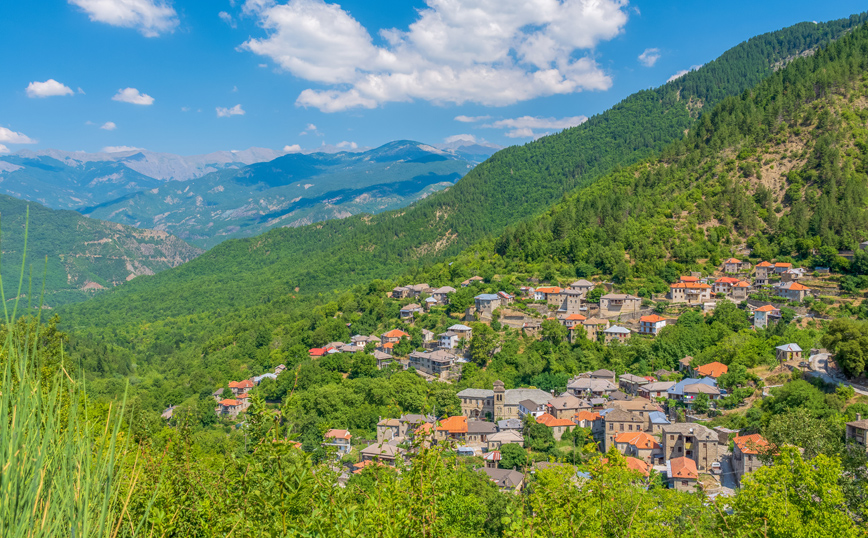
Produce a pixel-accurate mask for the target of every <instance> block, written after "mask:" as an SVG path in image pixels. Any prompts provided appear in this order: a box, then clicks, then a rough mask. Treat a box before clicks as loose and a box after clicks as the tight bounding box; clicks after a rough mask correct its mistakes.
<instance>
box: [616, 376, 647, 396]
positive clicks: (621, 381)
mask: <svg viewBox="0 0 868 538" xmlns="http://www.w3.org/2000/svg"><path fill="white" fill-rule="evenodd" d="M647 384H648V380H647V379H645V378H644V377H640V376H638V375H633V374H621V377H620V378H618V386H619V387H620V388H621V390H623V391H624V392H626V393H627V394H633V395H635V394H636V393H637V392H638V391H639V387H641V386H643V385H647Z"/></svg>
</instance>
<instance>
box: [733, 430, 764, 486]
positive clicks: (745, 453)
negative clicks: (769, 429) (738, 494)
mask: <svg viewBox="0 0 868 538" xmlns="http://www.w3.org/2000/svg"><path fill="white" fill-rule="evenodd" d="M732 441H733V449H732V466H733V471H734V472H735V477H736V480H737V481H738V483H739V484H740V483H741V478H742V477H743V476H744V475H746V474H748V473H752V472H754V471H756V470H757V469H759V468H760V467H762V466H763V462H762V460H760V458H759V456H760V455H761V454H763V453H764V452H765V451H766V450H768V447H769V443H768V441H766V440H765V439H764V438H763V436H762V435H760V434H758V433H754V434H752V435H741V436H737V437H736V438H735V439H733V440H732Z"/></svg>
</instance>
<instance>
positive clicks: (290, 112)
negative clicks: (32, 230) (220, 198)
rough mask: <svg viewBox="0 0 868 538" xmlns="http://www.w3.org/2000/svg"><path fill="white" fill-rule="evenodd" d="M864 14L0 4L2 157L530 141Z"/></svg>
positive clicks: (664, 6)
mask: <svg viewBox="0 0 868 538" xmlns="http://www.w3.org/2000/svg"><path fill="white" fill-rule="evenodd" d="M864 9H865V6H864V3H863V2H856V1H848V0H836V1H835V2H809V1H801V0H788V1H779V2H778V1H765V2H756V1H751V2H747V1H741V0H730V1H728V2H689V1H668V2H660V1H641V0H637V1H636V2H631V3H626V2H622V1H619V0H585V1H582V0H521V1H519V0H463V1H452V2H446V1H445V0H429V1H428V2H421V1H415V0H414V1H403V2H394V1H378V2H372V1H370V0H348V1H344V2H341V3H340V4H330V3H327V2H323V1H322V0H290V1H288V0H279V1H275V0H246V1H245V0H234V1H230V0H208V1H198V2H193V1H184V0H175V1H174V2H165V1H161V0H68V1H67V0H30V1H27V2H6V3H5V5H4V7H3V16H2V17H0V47H2V49H3V50H4V51H5V54H4V56H3V60H2V63H0V65H2V69H3V76H2V77H0V151H13V152H14V151H18V150H21V149H45V148H58V149H64V150H85V151H98V150H101V149H102V148H107V147H121V146H129V147H141V148H147V149H150V150H154V151H164V152H171V153H179V154H185V155H187V154H197V153H207V152H210V151H216V150H229V149H245V148H248V147H251V146H258V147H267V148H273V149H282V148H284V147H288V149H291V150H295V149H296V148H304V149H311V148H316V147H319V146H321V145H323V144H329V145H338V144H342V145H343V146H344V147H351V146H352V145H358V146H377V145H379V144H382V143H385V142H388V141H390V140H395V139H404V138H408V139H414V140H419V141H422V142H427V143H442V142H443V141H444V140H448V139H450V137H455V136H458V135H469V136H473V137H475V138H476V139H479V140H483V139H484V140H487V141H490V142H493V143H496V144H499V145H510V144H517V143H524V142H527V141H529V140H532V139H533V137H535V136H539V135H541V134H544V133H547V132H554V131H557V130H560V128H562V127H563V126H566V125H571V124H574V123H576V122H577V121H580V119H581V117H583V116H591V115H593V114H595V113H598V112H601V111H603V110H605V109H606V108H608V107H610V106H612V105H613V104H615V103H617V102H618V101H619V100H621V99H623V98H624V97H626V96H627V95H629V94H631V93H633V92H635V91H638V90H641V89H643V88H648V87H654V86H657V85H660V84H662V83H664V82H666V80H667V79H668V78H669V77H670V76H672V75H673V74H675V73H677V72H678V71H680V70H683V69H689V68H690V67H691V66H695V65H700V64H703V63H705V62H708V61H710V60H712V59H714V58H715V57H717V56H718V55H720V54H721V53H722V52H724V51H725V50H727V49H728V48H730V47H732V46H734V45H736V44H738V43H739V42H741V41H744V40H746V39H748V38H750V37H752V36H754V35H756V34H759V33H763V32H767V31H772V30H776V29H779V28H782V27H784V26H788V25H791V24H794V23H797V22H801V21H812V20H814V21H825V20H830V19H836V18H842V17H846V16H849V15H850V14H852V13H856V12H859V11H860V10H864ZM242 112H243V113H242ZM456 118H460V119H464V120H473V121H459V120H457V119H456Z"/></svg>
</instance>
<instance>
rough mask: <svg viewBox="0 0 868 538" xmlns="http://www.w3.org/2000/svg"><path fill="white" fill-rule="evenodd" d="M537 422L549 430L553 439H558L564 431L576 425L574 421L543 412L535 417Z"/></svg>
mask: <svg viewBox="0 0 868 538" xmlns="http://www.w3.org/2000/svg"><path fill="white" fill-rule="evenodd" d="M536 421H537V424H542V425H543V426H546V427H547V428H548V429H550V430H551V432H552V435H553V436H554V438H555V441H560V440H561V437H563V435H564V433H566V432H567V431H568V430H572V429H573V428H575V427H576V423H575V422H573V421H572V420H567V419H565V418H555V417H554V416H552V415H550V414H548V413H543V414H542V415H540V416H538V417H536Z"/></svg>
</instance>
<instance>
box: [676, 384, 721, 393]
mask: <svg viewBox="0 0 868 538" xmlns="http://www.w3.org/2000/svg"><path fill="white" fill-rule="evenodd" d="M684 392H685V394H686V393H688V392H695V393H697V394H698V393H700V392H704V393H705V394H720V389H719V388H717V387H714V386H711V385H706V384H705V383H694V384H693V385H685V386H684Z"/></svg>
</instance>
